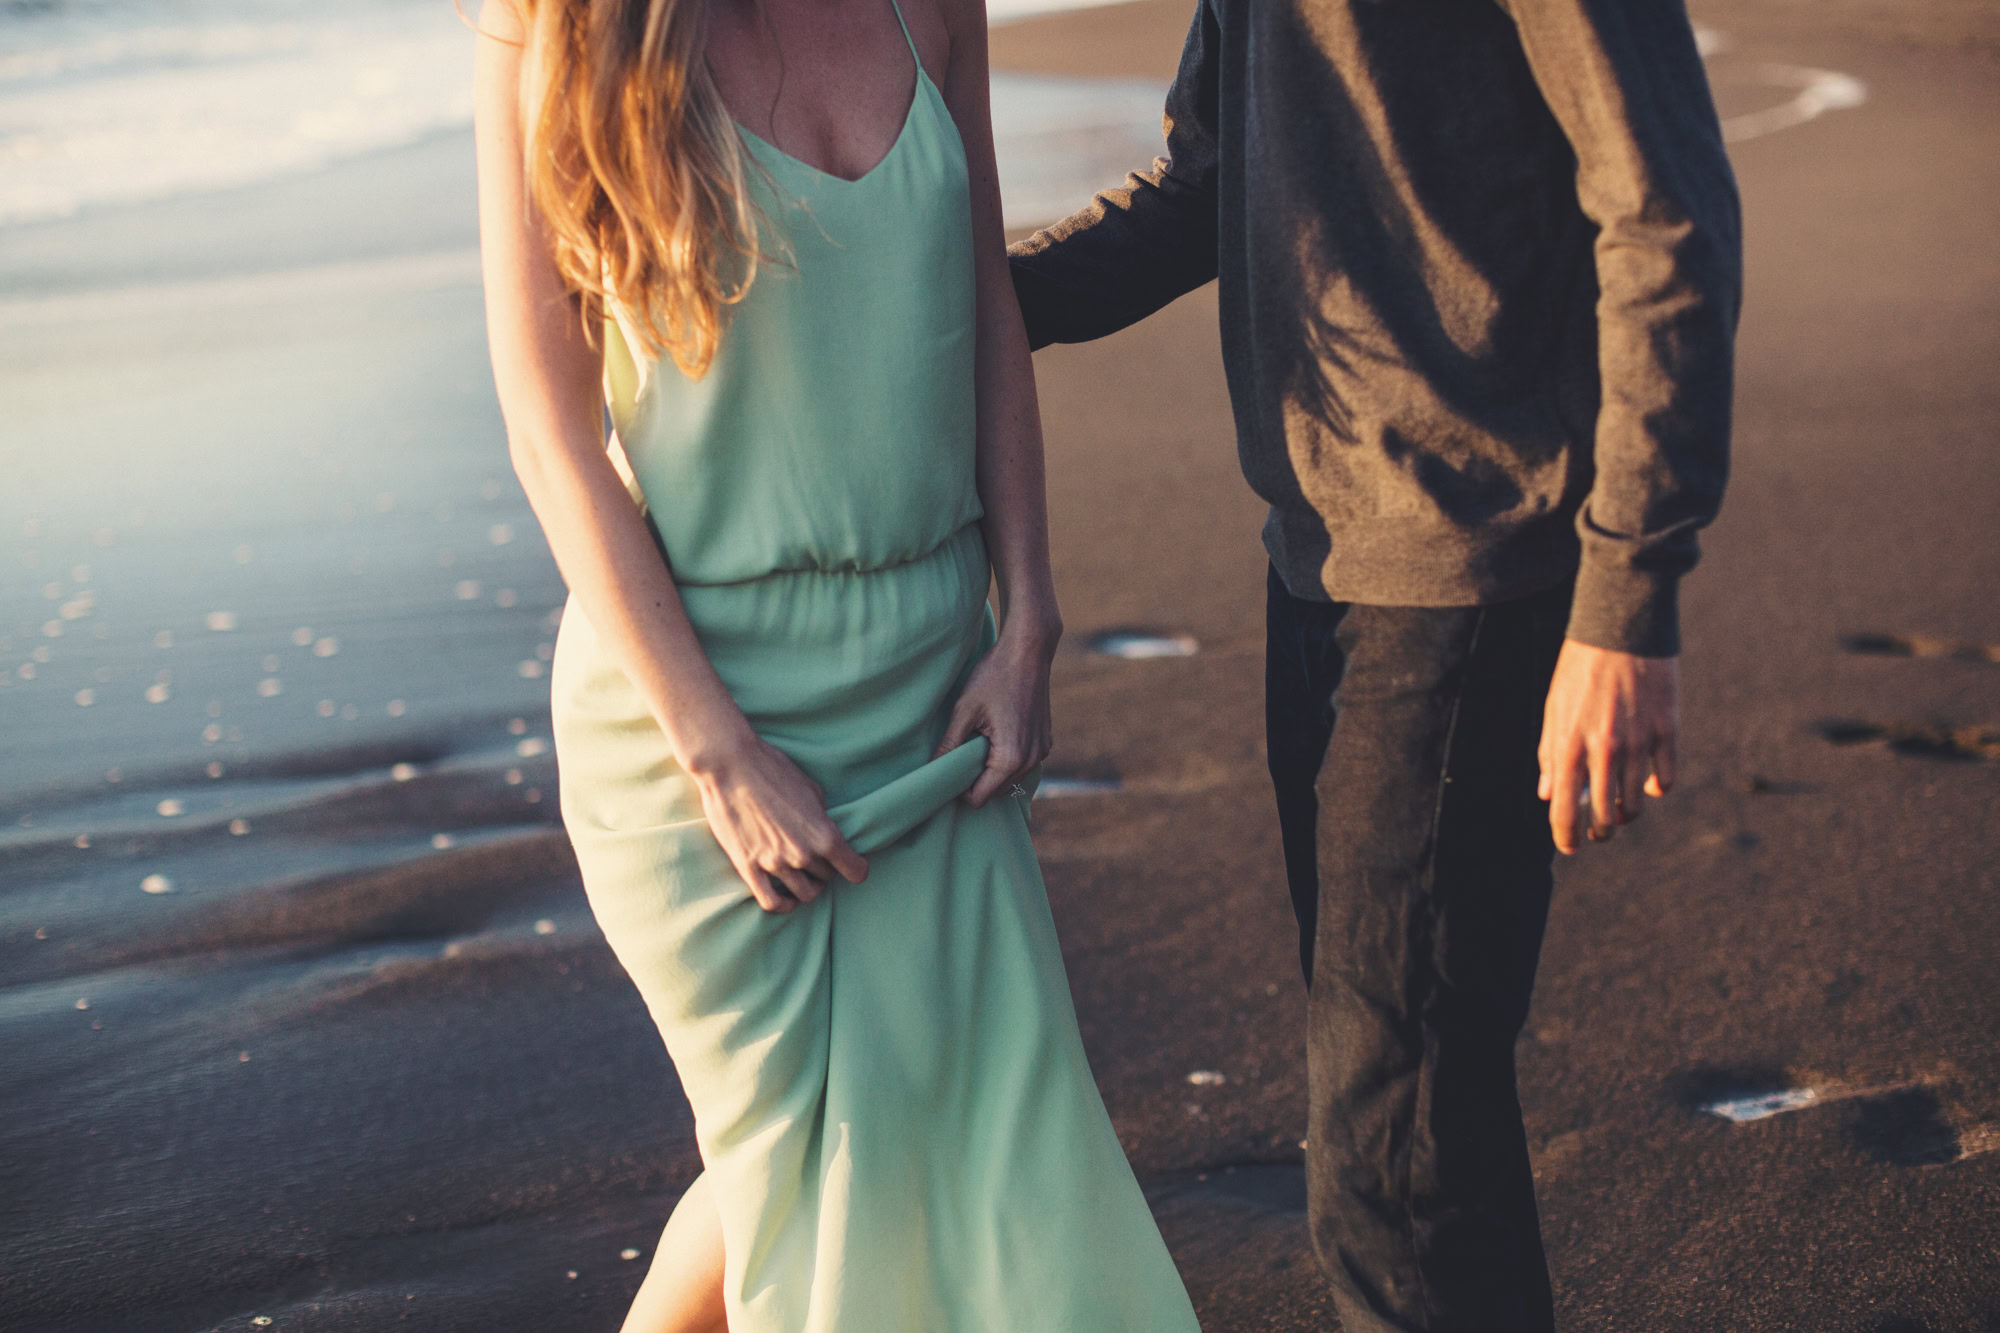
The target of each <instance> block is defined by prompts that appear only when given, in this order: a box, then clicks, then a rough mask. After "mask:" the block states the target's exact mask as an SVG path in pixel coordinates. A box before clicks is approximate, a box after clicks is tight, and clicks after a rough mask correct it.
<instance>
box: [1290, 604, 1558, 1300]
mask: <svg viewBox="0 0 2000 1333" xmlns="http://www.w3.org/2000/svg"><path fill="white" fill-rule="evenodd" d="M1569 600H1570V589H1569V588H1568V587H1567V586H1564V587H1560V588H1556V589H1552V590H1551V591H1549V592H1546V593H1540V594H1537V595H1535V596H1533V597H1527V598H1523V599H1521V600H1519V601H1514V602H1505V603H1501V604H1497V605H1493V606H1469V607H1447V608H1425V607H1383V606H1359V605H1354V604H1351V603H1340V602H1334V603H1328V602H1310V601H1304V600H1301V599H1299V598H1296V597H1293V596H1292V595H1291V594H1290V593H1289V592H1287V591H1286V590H1285V586H1284V584H1283V583H1281V582H1280V581H1279V579H1278V577H1277V573H1276V571H1275V570H1274V571H1273V572H1272V574H1271V578H1270V592H1269V606H1268V617H1269V619H1268V626H1269V643H1268V657H1267V659H1266V665H1265V671H1266V678H1265V679H1266V691H1265V722H1266V728H1267V732H1268V736H1269V740H1270V751H1271V780H1272V782H1273V784H1274V785H1275V787H1276V789H1277V797H1278V818H1279V823H1280V827H1281V830H1282V833H1283V837H1284V847H1285V873H1286V877H1287V879H1288V880H1289V881H1290V884H1291V891H1292V905H1293V908H1294V910H1295V911H1296V912H1297V914H1298V919H1299V946H1300V947H1299V952H1300V958H1301V961H1302V962H1303V963H1304V965H1305V974H1306V984H1307V986H1308V988H1309V991H1310V998H1309V1002H1308V1007H1307V1019H1306V1033H1307V1036H1306V1072H1307V1087H1308V1094H1309V1106H1308V1120H1307V1148H1306V1182H1307V1198H1308V1214H1309V1218H1310V1221H1311V1226H1312V1236H1313V1244H1314V1246H1315V1248H1316V1249H1317V1250H1318V1252H1319V1256H1320V1260H1321V1262H1322V1263H1323V1264H1324V1265H1325V1267H1326V1271H1327V1275H1328V1277H1329V1279H1330V1281H1331V1282H1332V1285H1333V1291H1334V1302H1335V1306H1336V1308H1337V1309H1338V1311H1339V1313H1340V1318H1341V1327H1342V1328H1343V1330H1344V1331H1345V1333H1388V1331H1389V1330H1398V1333H1402V1331H1404V1330H1409V1331H1412V1333H1414V1331H1415V1330H1424V1331H1425V1333H1457V1331H1458V1330H1477V1331H1478V1333H1546V1330H1549V1329H1550V1328H1552V1327H1553V1323H1552V1319H1553V1316H1552V1313H1551V1305H1550V1295H1549V1279H1548V1269H1547V1264H1546V1262H1545V1260H1544V1258H1543V1255H1542V1243H1541V1229H1540V1225H1539V1222H1538V1220H1537V1217H1536V1213H1535V1188H1534V1181H1533V1178H1532V1176H1531V1175H1530V1172H1529V1166H1528V1149H1527V1139H1526V1135H1525V1133H1524V1132H1523V1130H1522V1127H1521V1108H1520V1102H1519V1100H1518V1098H1517V1097H1516V1095H1515V1085H1514V1041H1515V1038H1516V1037H1517V1036H1518V1035H1519V1034H1520V1031H1521V1025H1522V1024H1523V1023H1524V1022H1525V1021H1526V1019H1527V1014H1528V997H1529V993H1530V992H1531V991H1532V990H1533V988H1534V980H1535V964H1536V961H1537V958H1538V957H1539V955H1540V952H1541V942H1542V927H1543V924H1544V922H1545V920H1546V919H1547V916H1548V905H1549V886H1550V875H1549V865H1550V860H1551V858H1552V857H1553V855H1554V845H1553V843H1552V842H1551V840H1550V837H1549V827H1548V817H1547V814H1546V812H1545V807H1544V806H1543V805H1542V803H1541V802H1540V801H1539V800H1537V799H1536V796H1535V747H1536V743H1537V741H1538V738H1539V736H1540V732H1541V722H1542V704H1543V700H1544V697H1545V696H1546V694H1547V692H1548V684H1549V677H1550V675H1551V674H1552V673H1553V671H1554V669H1555V659H1556V652H1557V650H1558V649H1559V648H1560V647H1561V644H1562V635H1563V627H1564V624H1565V622H1566V621H1567V618H1568V614H1569Z"/></svg>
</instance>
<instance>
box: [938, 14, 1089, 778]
mask: <svg viewBox="0 0 2000 1333" xmlns="http://www.w3.org/2000/svg"><path fill="white" fill-rule="evenodd" d="M941 2H942V4H943V6H944V11H945V22H946V26H947V28H948V29H949V31H950V34H951V58H950V63H949V65H948V66H947V67H946V72H945V85H944V90H943V91H944V97H945V102H946V104H947V105H948V106H949V107H950V109H951V115H952V119H953V120H954V121H955V122H957V125H958V133H959V138H960V139H961V140H962V141H963V142H964V144H965V158H966V166H967V169H968V172H969V174H970V177H971V192H972V243H973V255H974V260H973V262H974V265H975V267H976V270H977V272H976V280H977V284H978V320H979V326H978V350H977V354H976V355H977V358H978V362H977V385H978V403H979V406H978V412H979V422H978V433H979V464H978V466H979V498H980V502H981V504H982V505H983V506H984V507H985V510H986V518H985V523H984V528H985V535H986V548H987V551H988V553H989V554H990V556H991V558H992V561H993V572H994V581H995V583H996V585H997V588H998V592H999V607H998V610H999V615H1000V641H999V643H998V644H996V645H995V646H994V649H993V652H992V653H991V654H989V655H988V657H987V659H986V661H985V662H983V663H982V664H981V666H980V668H979V670H978V671H976V672H975V673H974V676H973V678H972V680H971V681H969V682H968V684H967V686H966V690H965V694H964V695H963V696H962V697H961V698H960V701H959V705H958V708H957V710H956V712H955V713H954V715H953V717H952V721H951V726H950V729H949V730H948V731H947V733H946V735H945V743H944V745H943V746H942V747H941V748H942V749H950V748H952V747H953V746H955V745H957V744H959V743H960V742H962V741H963V740H965V739H966V737H968V736H970V735H971V734H972V733H973V732H981V733H984V734H985V735H986V737H987V739H988V740H989V741H990V742H991V744H992V754H991V757H990V758H989V759H988V761H987V766H986V772H985V773H984V774H982V775H981V777H980V779H979V781H978V782H977V783H975V784H974V785H973V787H972V790H971V791H970V792H969V793H967V797H966V799H967V800H968V801H970V802H971V803H972V804H973V805H980V804H983V803H984V802H985V801H986V799H987V798H988V797H990V796H992V795H993V793H994V792H996V791H999V790H1000V789H1001V788H1002V787H1004V786H1006V785H1007V784H1009V783H1011V782H1013V781H1014V780H1015V779H1017V778H1019V777H1020V776H1021V775H1022V774H1024V773H1026V772H1027V771H1028V770H1029V769H1031V768H1033V767H1034V766H1035V765H1036V764H1038V763H1040V762H1041V761H1042V760H1043V759H1045V758H1047V757H1048V752H1049V746H1050V744H1051V741H1052V732H1051V726H1050V720H1049V660H1050V658H1051V657H1052V656H1053V655H1054V653H1055V649H1056V642H1057V641H1058V640H1059V639H1060V638H1061V637H1062V614H1061V612H1060V611H1059V610H1058V608H1057V606H1056V593H1055V577H1054V575H1053V574H1052V573H1051V572H1050V570H1049V520H1048V500H1047V496H1046V493H1045V491H1044V480H1043V465H1042V425H1041V413H1040V409H1039V408H1038V407H1037V406H1036V403H1035V372H1034V367H1033V365H1032V364H1031V362H1030V361H1029V358H1028V337H1027V332H1026V330H1025V329H1024V327H1023V326H1022V323H1021V307H1020V304H1019V302H1018V301H1017V300H1016V299H1015V296H1014V284H1013V279H1012V278H1011V277H1010V275H1009V273H1008V269H1007V240H1006V231H1005V227H1004V225H1003V224H1002V222H1001V220H1000V178H999V172H998V170H997V168H996V167H995V166H994V161H993V116H992V109H991V104H990V99H989V96H988V91H987V60H986V5H985V0H941Z"/></svg>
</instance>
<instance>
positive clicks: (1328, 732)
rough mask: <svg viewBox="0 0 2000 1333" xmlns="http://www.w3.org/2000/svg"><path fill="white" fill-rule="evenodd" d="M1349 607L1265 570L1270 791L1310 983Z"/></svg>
mask: <svg viewBox="0 0 2000 1333" xmlns="http://www.w3.org/2000/svg"><path fill="white" fill-rule="evenodd" d="M1346 611H1347V606H1346V604H1345V603H1340V602H1309V601H1306V600H1304V599H1303V598H1299V597H1294V596H1292V594H1291V592H1290V591H1289V590H1288V589H1287V588H1286V587H1285V584H1284V580H1282V579H1280V578H1279V577H1278V571H1277V569H1276V568H1275V567H1273V568H1272V569H1271V570H1270V572H1269V575H1268V577H1267V579H1266V584H1265V614H1264V632H1265V640H1264V740H1265V750H1266V752H1267V754H1268V756H1269V761H1270V768H1271V788H1272V791H1273V792H1274V793H1275V794H1276V796H1277V798H1278V836H1279V839H1280V840H1281V842H1282V843H1283V846H1284V851H1285V881H1286V883H1287V884H1288V885H1289V886H1290V888H1291V893H1292V913H1293V915H1294V916H1296V917H1297V918H1298V926H1299V964H1300V966H1301V967H1302V968H1303V969H1304V971H1305V981H1306V986H1307V987H1308V988H1310V987H1311V986H1312V974H1313V939H1314V935H1315V930H1316V923H1317V920H1318V913H1319V863H1318V853H1317V851H1315V842H1316V841H1317V837H1316V833H1315V828H1316V826H1317V824H1318V821H1319V796H1318V794H1317V792H1315V791H1314V788H1313V784H1314V783H1315V782H1317V781H1318V779H1319V770H1320V764H1321V761H1322V760H1324V759H1325V758H1326V744H1327V739H1328V738H1329V737H1330V736H1332V735H1333V691H1334V687H1335V686H1336V685H1338V684H1339V683H1340V665H1341V657H1340V646H1339V644H1338V643H1337V642H1336V641H1335V637H1334V635H1335V631H1336V630H1338V629H1339V628H1340V621H1341V617H1342V616H1343V615H1344V614H1345V613H1346Z"/></svg>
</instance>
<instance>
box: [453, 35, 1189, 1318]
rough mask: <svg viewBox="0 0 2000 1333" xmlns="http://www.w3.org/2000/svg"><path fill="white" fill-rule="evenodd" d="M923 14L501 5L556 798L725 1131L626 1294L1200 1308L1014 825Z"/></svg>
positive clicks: (1003, 322) (991, 245) (987, 302)
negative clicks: (612, 436)
mask: <svg viewBox="0 0 2000 1333" xmlns="http://www.w3.org/2000/svg"><path fill="white" fill-rule="evenodd" d="M905 6H906V7H905V8H904V9H902V10H899V9H898V8H897V7H896V5H895V3H893V0H761V3H760V0H494V3H493V4H491V5H489V6H488V12H487V14H486V15H484V16H483V18H482V24H483V28H484V31H485V32H486V33H487V34H488V35H489V36H490V37H492V38H494V39H496V40H489V41H482V42H481V43H480V44H479V45H480V54H479V75H478V82H479V107H478V112H479V114H478V131H479V133H478V137H479V175H480V222H481V234H482V248H483V251H484V263H485V273H486V294H487V309H488V320H489V326H490V332H491V342H492V351H493V365H494V371H495V375H496V378H497V381H498V384H499V388H500V398H501V406H502V408H503V411H504V413H505V416H506V420H507V431H508V440H509V446H510V449H511V452H512V455H513V458H514V462H515V466H516V469H517V470H518V472H519V474H520V476H521V479H522V483H523V485H524V486H525V488H526V490H527V493H528V498H529V500H530V502H531V503H532V504H533V505H534V508H535V512H536V514H537V516H538V517H539V518H540V519H541V522H542V525H543V527H544V529H545V530H546V532H547V534H548V539H549V545H550V547H551V549H552V550H553V551H554V553H555V556H556V560H557V563H558V564H559V565H560V566H561V568H562V572H563V575H564V577H565V579H566V580H567V581H568V583H569V586H570V590H571V597H570V603H569V606H568V608H567V610H566V611H565V614H564V618H563V626H562V632H561V635H560V636H559V641H558V644H557V649H556V661H555V671H554V678H553V687H552V693H553V708H554V719H555V736H556V747H557V753H558V757H559V759H560V761H561V766H562V807H563V817H564V821H565V823H566V824H567V825H568V828H569V831H570V836H571V839H572V841H573V842H574V843H575V846H576V851H577V859H578V861H579V863H580V864H581V866H582V869H583V877H584V885H585V888H586V890H587V891H588V893H589V896H590V901H591V906H592V910H593V911H594V912H595V913H596V916H597V919H598V921H599V923H600V924H601V926H602V927H603V930H604V933H605V936H606V938H607V939H608V940H609V941H610V943H611V945H612V948H613V949H614V950H615V951H616V952H617V954H618V957H619V959H620V961H621V962H623V964H624V965H625V967H626V970H627V971H628V972H629V973H630V974H631V976H632V979H633V981H634V982H635V983H636V984H637V985H638V987H639V990H640V993H641V994H642V995H643V996H644V998H645V1001H646V1003H647V1005H648V1007H649V1008H650V1009H651V1011H652V1014H653V1016H654V1018H655V1019H656V1020H657V1022H658V1023H659V1025H660V1029H661V1032H662V1034H663V1035H664V1036H665V1038H666V1042H667V1047H668V1050H669V1052H670V1053H671V1054H672V1056H673V1060H674V1064H675V1067H676V1069H677V1070H678V1072H679V1074H680V1078H681V1083H682V1086H683V1087H684V1088H685V1089H686V1092H687V1095H688V1098H689V1100H690V1101H691V1102H692V1104H693V1107H694V1112H695V1127H696V1136H697V1139H698V1142H699V1144H700V1147H701V1153H702V1158H703V1163H704V1166H705V1168H706V1169H705V1171H704V1173H703V1175H702V1176H701V1178H700V1179H699V1180H698V1181H697V1182H696V1183H695V1184H694V1185H693V1186H692V1187H691V1188H690V1189H689V1190H688V1192H687V1194H686V1195H685V1196H684V1197H683V1198H682V1200H681V1202H680V1204H679V1205H678V1206H677V1207H676V1208H675V1210H674V1213H673V1216H672V1218H671V1220H670V1221H669V1222H668V1224H667V1228H666V1231H665V1234H664V1235H662V1237H661V1239H660V1245H659V1249H658V1252H657V1255H656V1257H655V1260H654V1263H653V1267H652V1269H651V1271H650V1272H649V1273H648V1275H647V1278H646V1281H645V1283H644V1285H643V1286H642V1287H641V1288H640V1292H639V1297H638V1300H637V1302H636V1303H635V1304H634V1306H633V1308H632V1311H631V1313H630V1314H629V1315H628V1316H627V1318H626V1322H625V1328H626V1329H627V1330H628V1333H641V1331H642V1330H643V1333H660V1331H661V1330H721V1329H725V1328H726V1329H728V1330H731V1333H751V1331H753V1330H816V1331H824V1333H831V1331H832V1330H839V1331H840V1333H948V1331H950V1330H965V1331H966V1333H974V1331H977V1333H999V1331H1001V1330H1021V1333H1062V1331H1064V1330H1074V1331H1075V1333H1108V1331H1109V1330H1134V1331H1135V1333H1180V1331H1182V1330H1193V1329H1194V1328H1195V1323H1194V1317H1193V1313H1192V1311H1191V1309H1190V1307H1189V1305H1188V1301H1187V1297H1186V1294H1185V1292H1184V1291H1183V1290H1182V1288H1181V1285H1180V1281H1179V1278H1178V1276H1177V1275H1176V1273H1175V1272H1174V1269H1173V1266H1172V1263H1171V1261H1170V1260H1169V1258H1168V1256H1167V1253H1166V1249H1165V1247H1164V1245H1163V1244H1162V1243H1161V1241H1160V1237H1159V1234H1158V1232H1157V1231H1156V1230H1155V1229H1154V1226H1153V1222H1152V1218H1151V1216H1150V1214H1149V1213H1148V1211H1147V1209H1146V1204H1145V1201H1144V1199H1143V1197H1142V1196H1141V1195H1140V1193H1139V1190H1138V1187H1137V1184H1136V1182H1135V1181H1134V1180H1133V1178H1132V1174H1131V1170H1130V1168H1129V1166H1128V1165H1127V1163H1126V1161H1125V1159H1124V1156H1123V1153H1122V1152H1121V1151H1120V1148H1119V1145H1118V1141H1117V1138H1116V1136H1115V1135H1114V1133H1113V1131H1112V1128H1111V1124H1110V1121H1109V1118H1108V1117H1107V1116H1106V1115H1105V1112H1104V1108H1103V1104H1102V1103H1101V1102H1100V1101H1099V1099H1098V1096H1097V1092H1096V1088H1095V1085H1094V1084H1093V1083H1092V1081H1091V1077H1090V1071H1089V1069H1088V1067H1087V1066H1086V1064H1085V1062H1084V1057H1083V1051H1082V1046H1081V1043H1080V1041H1079V1039H1078V1036H1077V1031H1076V1021H1075V1017H1074V1015H1073V1013H1072V1011H1071V1008H1070V1000H1069V993H1068V990H1067V986H1066V983H1065V981H1064V977H1063V972H1062V962H1061V958H1060V955H1059V954H1058V952H1057V948H1056V942H1055V937H1054V933H1053V929H1052V926H1051V923H1050V919H1049V914H1048V906H1047V902H1046V899H1045V897H1044V894H1043V889H1042V883H1041V878H1040V872H1039V870H1038V868H1037V866H1036V863H1035V858H1034V850H1033V847H1032V845H1031V844H1030V842H1029V839H1028V832H1027V817H1026V816H1027V812H1026V803H1027V798H1028V795H1029V793H1028V791H1027V789H1026V787H1025V786H1024V785H1023V784H1025V783H1029V782H1031V781H1032V780H1033V776H1034V773H1035V772H1036V771H1037V769H1036V766H1037V765H1038V763H1039V762H1040V760H1041V758H1042V757H1043V756H1044V755H1045V754H1046V753H1047V751H1048V747H1049V704H1048V698H1049V683H1048V681H1049V661H1050V657H1051V655H1052V653H1053V651H1054V649H1055V644H1056V639H1057V636H1058V635H1059V633H1060V630H1061V624H1060V619H1059V617H1058V614H1057V609H1056V601H1055V595H1054V589H1053V586H1052V579H1051V576H1050V572H1049V562H1048V551H1047V535H1046V518H1045V510H1044V499H1043V492H1042V457H1041V439H1040V427H1039V425H1038V422H1037V416H1036V408H1035V401H1034V386H1033V380H1032V372H1031V370H1030V367H1029V362H1028V352H1027V343H1026V340H1025V336H1024V334H1023V332H1022V327H1021V321H1020V313H1019V311H1018V309H1017V308H1016V306H1015V303H1014V297H1013V292H1012V288H1011V286H1010V285H1009V280H1008V275H1007V269H1006V263H1005V257H1004V252H1003V245H1002V233H1001V222H1000V201H999V191H998V187H997V184H996V178H995V171H994V165H993V145H992V129H991V125H990V121H989V113H988V109H987V87H986V84H987V75H986V21H985V15H984V13H983V10H982V6H981V4H980V3H979V0H905ZM600 385H601V386H602V390H601V391H602V393H603V395H604V398H603V400H602V401H608V402H609V405H610V410H611V417H612V422H613V425H614V427H615V431H616V442H615V444H614V446H613V449H612V451H610V453H607V450H606V447H605V442H604V439H603V435H602V426H601V422H602V405H601V400H600V396H599V395H600ZM621 449H622V454H623V456H624V459H625V467H624V468H623V469H622V471H623V472H624V475H623V476H622V477H621V475H620V472H621V469H620V468H618V467H617V466H616V464H615V463H614V458H613V455H615V454H617V453H618V452H620V451H621ZM635 502H636V503H635ZM989 553H990V556H991V564H990V566H989ZM989 571H990V576H991V578H992V580H993V582H994V584H995V585H996V587H997V599H996V600H997V603H998V610H999V623H998V627H997V631H996V628H995V625H994V621H993V618H992V616H991V615H990V614H989V612H988V611H987V609H986V594H987V588H988V582H989ZM961 797H962V798H963V799H960V798H961Z"/></svg>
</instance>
